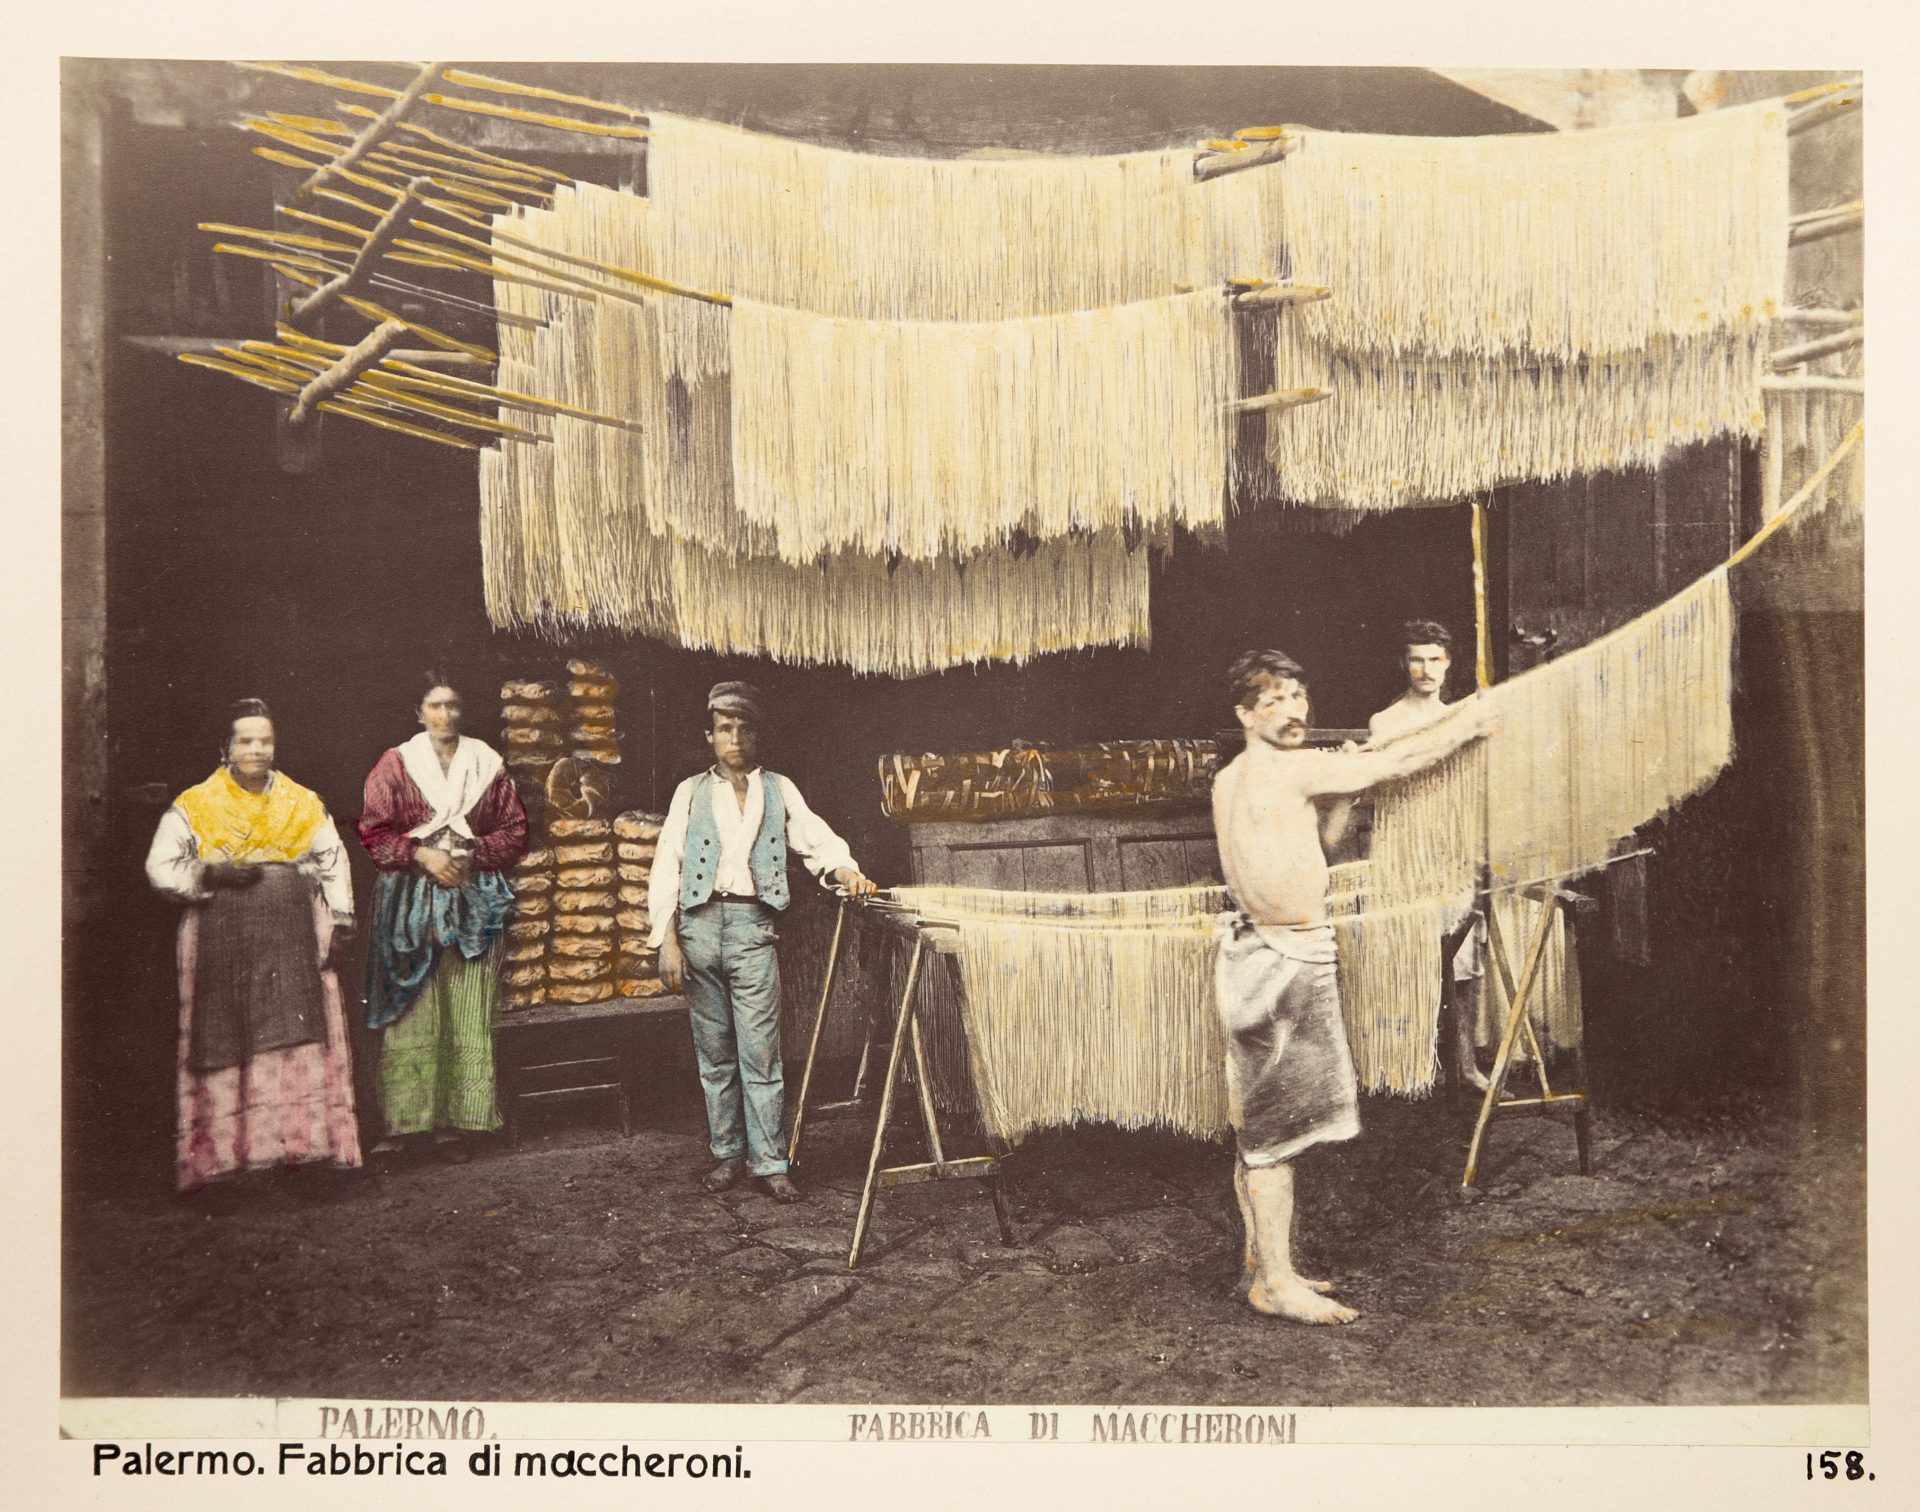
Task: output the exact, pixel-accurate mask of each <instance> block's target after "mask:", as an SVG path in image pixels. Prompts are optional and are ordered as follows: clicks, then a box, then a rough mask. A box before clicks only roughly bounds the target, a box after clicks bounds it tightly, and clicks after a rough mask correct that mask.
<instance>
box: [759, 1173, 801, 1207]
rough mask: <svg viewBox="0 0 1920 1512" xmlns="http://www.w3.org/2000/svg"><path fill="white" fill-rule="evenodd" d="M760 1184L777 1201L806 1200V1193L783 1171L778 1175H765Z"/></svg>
mask: <svg viewBox="0 0 1920 1512" xmlns="http://www.w3.org/2000/svg"><path fill="white" fill-rule="evenodd" d="M760 1185H761V1186H763V1187H765V1188H766V1191H767V1195H768V1196H769V1197H771V1198H772V1199H773V1200H774V1201H775V1202H779V1203H789V1202H805V1201H806V1200H807V1198H806V1194H805V1193H804V1192H802V1191H801V1190H800V1188H799V1187H797V1186H795V1185H794V1184H793V1182H792V1181H791V1180H790V1179H789V1178H788V1177H787V1175H786V1173H785V1172H784V1171H783V1172H781V1173H780V1174H779V1175H777V1176H763V1177H761V1178H760Z"/></svg>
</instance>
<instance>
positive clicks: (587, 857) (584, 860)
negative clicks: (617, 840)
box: [553, 840, 613, 866]
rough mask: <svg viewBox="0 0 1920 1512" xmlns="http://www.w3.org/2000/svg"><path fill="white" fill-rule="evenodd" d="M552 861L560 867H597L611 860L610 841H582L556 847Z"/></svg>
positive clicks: (611, 846) (611, 843)
mask: <svg viewBox="0 0 1920 1512" xmlns="http://www.w3.org/2000/svg"><path fill="white" fill-rule="evenodd" d="M553 859H554V860H556V861H558V862H559V863H560V864H561V865H562V866H599V865H603V864H604V863H606V862H608V861H611V860H612V859H613V842H612V841H611V840H582V841H579V842H577V843H575V844H569V845H556V846H554V848H553Z"/></svg>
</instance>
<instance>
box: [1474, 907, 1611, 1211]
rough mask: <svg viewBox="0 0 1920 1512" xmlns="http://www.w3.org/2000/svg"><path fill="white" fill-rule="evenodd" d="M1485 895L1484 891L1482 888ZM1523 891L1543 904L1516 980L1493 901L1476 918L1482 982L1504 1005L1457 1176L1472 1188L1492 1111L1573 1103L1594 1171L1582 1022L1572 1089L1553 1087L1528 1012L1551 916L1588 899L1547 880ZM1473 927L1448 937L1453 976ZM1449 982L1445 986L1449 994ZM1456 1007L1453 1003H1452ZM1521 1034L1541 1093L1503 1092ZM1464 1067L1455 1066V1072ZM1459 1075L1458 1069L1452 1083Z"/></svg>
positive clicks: (1577, 1130)
mask: <svg viewBox="0 0 1920 1512" xmlns="http://www.w3.org/2000/svg"><path fill="white" fill-rule="evenodd" d="M1483 895H1485V894H1484V893H1483ZM1521 895H1522V896H1524V897H1531V898H1533V899H1534V900H1535V901H1536V902H1538V903H1539V904H1540V905H1541V908H1540V922H1539V923H1538V924H1537V925H1535V926H1534V931H1533V939H1532V941H1531V942H1530V943H1529V945H1528V947H1527V955H1526V963H1525V964H1524V965H1523V966H1522V967H1521V970H1520V980H1519V982H1518V983H1516V982H1515V981H1514V979H1513V969H1512V967H1511V966H1510V965H1509V964H1508V960H1507V950H1506V943H1505V941H1504V940H1502V939H1501V937H1500V923H1499V921H1498V920H1497V919H1496V918H1495V917H1494V910H1493V906H1492V903H1491V901H1489V902H1488V903H1486V904H1485V905H1484V906H1483V907H1482V909H1481V911H1480V912H1479V914H1478V915H1477V916H1478V917H1481V918H1484V919H1485V920H1486V922H1487V957H1488V964H1489V967H1490V969H1489V970H1488V972H1487V976H1486V981H1487V985H1488V986H1489V987H1492V986H1493V984H1494V983H1495V981H1498V983H1499V987H1500V994H1501V999H1502V1000H1503V1001H1504V1002H1505V1004H1506V1008H1507V1017H1506V1023H1505V1025H1504V1027H1503V1028H1502V1030H1501V1034H1500V1048H1499V1049H1498V1050H1497V1051H1496V1052H1495V1054H1494V1058H1493V1072H1492V1074H1491V1075H1490V1076H1489V1077H1488V1078H1487V1090H1486V1091H1485V1092H1484V1093H1482V1094H1481V1098H1480V1114H1479V1117H1478V1118H1476V1119H1475V1120H1474V1125H1473V1141H1472V1143H1471V1144H1469V1145H1468V1147H1467V1168H1466V1171H1465V1172H1464V1173H1463V1174H1462V1175H1461V1178H1460V1185H1461V1186H1463V1187H1470V1186H1472V1185H1473V1183H1474V1180H1475V1178H1476V1177H1477V1176H1478V1175H1479V1170H1480V1151H1481V1148H1482V1147H1483V1145H1484V1144H1485V1142H1486V1137H1487V1126H1488V1125H1489V1124H1490V1123H1492V1122H1493V1119H1494V1117H1495V1115H1496V1114H1500V1113H1509V1112H1521V1111H1526V1110H1533V1109H1539V1110H1545V1109H1548V1108H1559V1107H1565V1108H1571V1109H1572V1110H1573V1137H1574V1143H1575V1145H1576V1147H1577V1148H1578V1151H1579V1156H1580V1174H1581V1175H1582V1176H1591V1175H1592V1174H1593V1111H1592V1109H1591V1108H1589V1107H1588V1106H1587V1054H1586V1027H1585V1025H1584V1024H1583V1025H1582V1026H1581V1032H1580V1036H1579V1038H1578V1039H1577V1040H1576V1041H1575V1042H1574V1045H1573V1077H1574V1088H1573V1090H1572V1091H1571V1092H1556V1091H1554V1090H1553V1085H1552V1083H1551V1082H1550V1081H1548V1079H1547V1056H1546V1048H1545V1047H1544V1046H1543V1045H1542V1044H1541V1043H1540V1040H1539V1038H1538V1037H1537V1036H1536V1035H1535V1034H1534V1032H1533V1021H1532V1018H1531V1016H1530V1015H1529V1014H1528V1013H1527V999H1528V997H1529V996H1530V995H1531V993H1532V991H1533V988H1534V986H1535V984H1536V983H1538V982H1539V981H1540V980H1541V977H1540V963H1541V961H1542V960H1543V959H1544V958H1545V956H1546V950H1547V941H1548V940H1550V939H1551V938H1552V937H1553V923H1554V919H1555V918H1556V917H1557V916H1559V915H1560V914H1562V913H1563V912H1569V911H1571V910H1572V909H1573V908H1575V907H1579V906H1581V905H1584V904H1586V903H1587V902H1588V900H1587V899H1585V898H1583V897H1580V896H1579V895H1577V894H1574V893H1569V892H1567V891H1565V890H1564V889H1562V888H1559V887H1556V886H1554V885H1553V884H1552V883H1547V884H1545V885H1544V886H1542V887H1539V888H1528V889H1525V890H1523V892H1522V894H1521ZM1472 927H1473V920H1472V918H1469V919H1468V921H1467V923H1466V924H1464V925H1462V926H1461V929H1460V932H1459V933H1458V934H1457V935H1455V936H1454V937H1453V938H1452V939H1450V940H1449V941H1448V947H1449V948H1448V949H1447V950H1446V951H1445V954H1444V956H1443V962H1442V970H1443V971H1447V972H1448V974H1449V976H1450V975H1451V970H1450V968H1451V966H1452V962H1453V952H1454V950H1456V949H1458V948H1459V945H1460V944H1461V943H1462V942H1463V941H1464V940H1465V938H1466V932H1467V931H1468V930H1469V929H1471V928H1472ZM1451 990H1452V984H1451V982H1449V984H1448V991H1449V993H1451ZM1456 1011H1458V1010H1457V1008H1456ZM1522 1035H1524V1036H1525V1037H1526V1042H1527V1050H1528V1052H1529V1053H1530V1054H1531V1055H1532V1056H1533V1071H1534V1076H1535V1078H1536V1079H1537V1080H1538V1081H1539V1083H1540V1092H1539V1095H1538V1096H1535V1097H1507V1096H1506V1095H1505V1092H1506V1084H1507V1075H1508V1073H1509V1072H1510V1071H1511V1070H1512V1069H1513V1052H1514V1047H1515V1045H1516V1044H1517V1042H1518V1041H1519V1039H1520V1037H1521V1036H1522ZM1462 1069H1464V1068H1456V1073H1457V1072H1458V1071H1459V1070H1462ZM1458 1084H1459V1078H1458V1075H1457V1074H1456V1085H1458Z"/></svg>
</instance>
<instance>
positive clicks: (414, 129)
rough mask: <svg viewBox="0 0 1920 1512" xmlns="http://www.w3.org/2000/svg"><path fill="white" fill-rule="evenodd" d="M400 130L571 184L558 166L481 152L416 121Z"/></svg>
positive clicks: (347, 106)
mask: <svg viewBox="0 0 1920 1512" xmlns="http://www.w3.org/2000/svg"><path fill="white" fill-rule="evenodd" d="M340 109H341V110H342V111H343V112H344V113H345V114H347V115H351V116H359V117H369V118H370V117H371V116H372V115H373V114H374V112H373V111H371V110H369V109H367V107H366V106H364V105H354V104H352V103H350V102H348V101H344V100H343V101H341V102H340ZM400 130H401V132H402V133H403V134H405V135H407V136H414V137H418V138H420V140H421V141H423V142H432V143H433V144H434V145H435V146H436V147H444V148H446V149H447V151H449V152H454V153H459V154H460V155H462V156H464V157H468V158H471V159H473V160H474V161H475V162H481V163H492V164H495V165H496V166H498V167H501V168H516V169H527V170H530V171H532V172H534V173H538V174H540V175H541V176H542V177H545V178H550V179H552V180H553V181H554V182H555V183H557V184H571V183H572V182H573V179H572V177H571V176H570V175H568V174H565V173H562V172H561V171H560V170H559V169H558V168H547V167H543V166H542V165H541V164H539V163H529V162H525V161H524V160H522V159H520V158H509V157H501V156H499V155H498V154H497V153H492V152H483V151H481V150H480V149H479V148H478V147H470V146H468V145H467V143H465V142H456V141H455V140H454V139H453V138H452V137H444V136H441V135H440V133H439V132H437V131H431V130H429V129H428V128H427V127H425V126H422V125H420V123H419V122H417V121H402V122H401V123H400Z"/></svg>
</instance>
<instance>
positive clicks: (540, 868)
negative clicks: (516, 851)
mask: <svg viewBox="0 0 1920 1512" xmlns="http://www.w3.org/2000/svg"><path fill="white" fill-rule="evenodd" d="M552 870H553V852H552V851H550V850H548V849H546V848H545V847H544V846H543V847H541V848H540V849H538V850H530V851H528V852H527V853H526V854H525V855H524V856H522V857H521V858H520V859H519V860H518V861H516V862H514V863H513V873H514V875H515V876H519V875H520V873H522V872H550V871H552Z"/></svg>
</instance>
